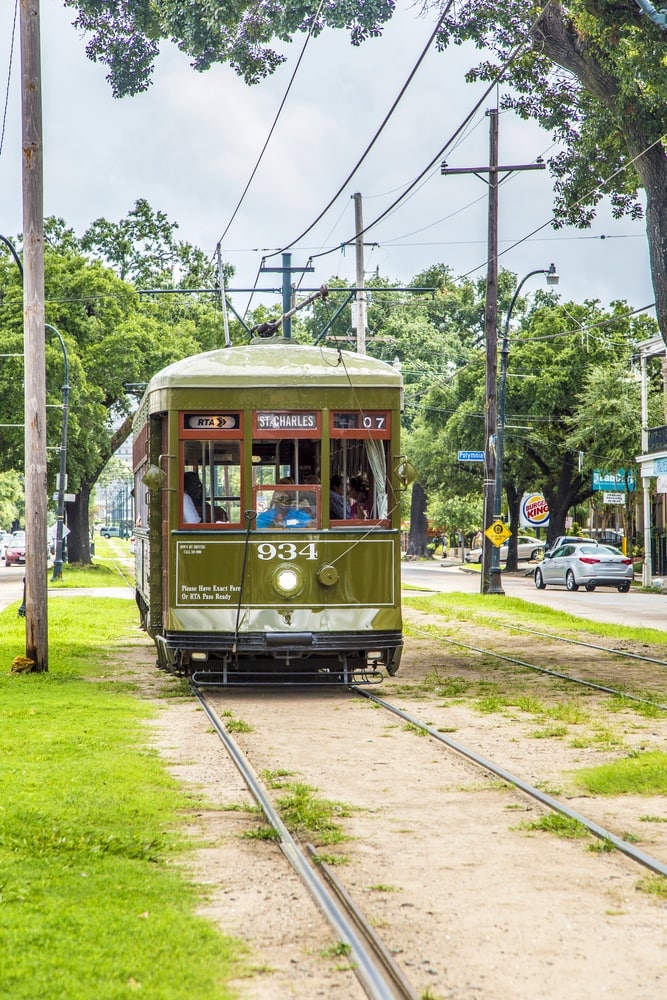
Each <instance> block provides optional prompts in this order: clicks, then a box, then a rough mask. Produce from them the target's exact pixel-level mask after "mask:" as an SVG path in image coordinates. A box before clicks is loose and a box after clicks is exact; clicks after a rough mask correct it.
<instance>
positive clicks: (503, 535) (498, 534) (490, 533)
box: [484, 521, 512, 545]
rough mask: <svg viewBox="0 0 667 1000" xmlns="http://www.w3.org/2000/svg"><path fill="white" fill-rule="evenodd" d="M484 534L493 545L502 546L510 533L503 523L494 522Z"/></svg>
mask: <svg viewBox="0 0 667 1000" xmlns="http://www.w3.org/2000/svg"><path fill="white" fill-rule="evenodd" d="M484 534H485V535H486V537H487V538H488V539H489V541H491V542H493V544H494V545H502V544H503V542H505V541H507V539H508V538H509V537H510V535H511V534H512V532H511V531H510V529H509V528H508V527H507V525H506V524H505V522H504V521H494V522H493V524H490V525H489V527H488V528H487V529H486V531H485V532H484Z"/></svg>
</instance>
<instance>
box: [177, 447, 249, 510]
mask: <svg viewBox="0 0 667 1000" xmlns="http://www.w3.org/2000/svg"><path fill="white" fill-rule="evenodd" d="M182 488H183V497H182V514H181V517H182V520H183V522H184V523H186V524H188V525H191V524H193V523H198V524H200V525H202V526H210V525H220V524H239V523H240V522H241V442H240V441H234V440H215V441H209V440H203V441H202V440H188V441H185V442H184V444H183V481H182ZM188 498H189V499H188ZM193 508H194V511H193Z"/></svg>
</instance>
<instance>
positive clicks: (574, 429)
mask: <svg viewBox="0 0 667 1000" xmlns="http://www.w3.org/2000/svg"><path fill="white" fill-rule="evenodd" d="M503 284H504V282H503ZM524 308H525V300H523V299H519V300H518V301H517V304H516V312H515V316H516V318H517V319H518V327H517V329H515V330H514V331H513V332H512V336H511V340H510V343H511V347H510V355H509V368H508V377H507V383H506V385H507V392H506V411H505V413H506V432H505V452H504V462H503V470H504V475H503V485H504V487H505V491H506V493H507V497H508V508H509V513H510V527H511V530H512V532H513V538H515V537H516V535H517V533H518V527H519V523H518V520H519V519H518V514H519V504H520V500H521V496H522V494H523V492H524V491H526V490H534V489H541V490H542V491H543V492H544V493H545V496H546V498H547V500H548V502H549V506H550V509H551V515H552V516H551V524H550V527H549V538H552V537H555V535H557V534H561V533H563V532H564V527H565V517H566V516H567V514H568V512H569V511H570V509H571V508H572V507H575V506H576V505H577V504H580V503H583V502H584V501H587V500H589V499H590V497H591V496H592V493H593V490H592V482H591V481H592V476H591V472H592V469H593V468H594V467H596V468H598V467H608V466H609V465H610V464H613V463H614V462H615V461H616V459H617V458H618V457H619V455H623V456H624V457H625V459H626V462H625V464H629V461H628V455H629V454H630V453H632V454H636V453H637V452H638V450H639V441H638V434H639V420H638V415H639V404H638V402H637V401H636V400H635V402H634V409H633V403H632V396H631V395H630V396H629V398H628V402H627V407H628V409H627V410H626V409H625V408H624V406H623V405H622V403H621V398H620V397H621V390H622V389H628V392H630V390H632V389H633V383H632V381H631V382H627V381H624V382H622V383H619V384H618V385H617V386H616V387H615V388H614V386H615V384H616V383H615V380H618V372H619V370H620V371H623V372H624V373H625V375H624V378H625V379H627V376H628V375H629V374H630V373H631V357H632V350H633V346H632V345H633V344H634V343H636V342H637V341H639V340H645V339H648V337H650V336H651V335H652V332H653V331H654V328H655V324H654V323H653V321H652V320H650V319H648V318H647V317H631V316H630V315H629V310H628V307H627V306H626V305H625V303H616V304H615V305H614V306H613V307H612V309H611V310H610V311H604V310H602V309H601V308H600V306H599V304H598V303H596V302H587V303H584V304H583V305H577V304H575V303H566V304H562V305H560V304H558V303H557V301H556V298H555V296H554V295H553V293H545V292H538V293H537V295H536V296H535V300H534V304H533V306H532V308H531V309H530V310H529V311H527V312H525V311H524ZM598 370H600V371H603V372H604V386H605V387H606V392H607V394H608V395H607V397H606V407H607V408H606V410H605V409H603V407H602V400H603V399H604V391H605V389H604V388H603V387H602V386H600V388H599V389H598V390H597V394H599V403H598V404H597V405H596V403H595V399H596V398H597V395H596V396H594V395H593V390H594V386H595V385H596V384H597V383H596V381H595V380H596V378H598V379H600V380H602V375H597V376H596V375H595V373H596V372H597V371H598ZM657 393H658V390H657V389H656V394H657ZM484 402H485V385H484V353H483V352H482V351H481V350H477V351H473V352H472V353H471V354H470V359H469V361H468V363H467V364H466V365H464V366H462V367H461V368H460V369H459V371H458V372H457V374H456V377H455V378H454V379H452V380H451V381H450V382H449V384H447V385H445V384H439V385H436V386H434V387H433V388H432V389H431V391H430V392H429V393H428V394H427V395H426V397H425V398H424V401H423V406H422V408H421V410H420V413H419V415H418V418H417V419H416V421H415V425H414V429H413V432H412V434H411V436H410V447H411V458H412V460H413V461H414V462H415V464H416V465H417V467H418V468H419V472H420V479H421V480H422V481H423V483H424V485H425V487H426V490H427V492H428V494H429V498H430V504H429V511H430V512H433V513H435V512H436V511H441V510H442V509H443V508H444V506H445V504H446V503H447V501H448V500H449V499H450V498H451V497H453V496H458V497H474V496H477V497H480V496H481V495H482V490H483V484H482V478H481V476H482V472H481V468H479V469H478V468H476V467H474V466H472V465H471V466H470V467H468V465H467V463H466V464H465V465H464V464H463V463H461V464H459V463H458V462H457V451H458V450H459V449H465V450H468V449H480V450H482V449H483V448H484ZM631 417H632V419H630V418H631ZM628 427H629V428H631V429H633V430H634V433H635V436H636V450H635V451H634V452H632V448H633V444H632V437H631V434H632V430H631V431H630V434H629V432H628ZM585 438H586V441H587V446H586V448H585V449H582V444H583V443H584V439H585ZM580 450H585V452H586V455H585V463H584V466H583V467H582V468H581V470H580V468H579V458H578V452H579V451H580ZM511 548H512V547H511V546H510V557H511V554H512V553H511ZM508 565H509V567H510V568H511V567H512V562H511V561H510V563H509V564H508Z"/></svg>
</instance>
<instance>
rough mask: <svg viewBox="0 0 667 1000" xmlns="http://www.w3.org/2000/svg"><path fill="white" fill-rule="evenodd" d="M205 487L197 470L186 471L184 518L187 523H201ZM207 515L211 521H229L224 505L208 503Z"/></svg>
mask: <svg viewBox="0 0 667 1000" xmlns="http://www.w3.org/2000/svg"><path fill="white" fill-rule="evenodd" d="M203 494H204V489H203V486H202V483H201V479H200V478H199V476H198V475H197V473H196V472H186V473H185V475H184V476H183V520H184V522H185V523H186V524H200V523H201V520H202V514H203V511H204V503H203V499H204V496H203ZM205 509H206V515H207V519H208V520H209V523H211V521H214V523H215V524H224V522H225V521H228V520H229V518H228V517H227V512H226V511H225V510H223V508H222V507H213V508H211V505H210V503H208V502H207V503H206V508H205Z"/></svg>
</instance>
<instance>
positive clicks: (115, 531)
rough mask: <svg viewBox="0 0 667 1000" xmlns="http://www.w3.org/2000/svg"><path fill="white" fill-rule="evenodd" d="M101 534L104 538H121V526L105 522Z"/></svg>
mask: <svg viewBox="0 0 667 1000" xmlns="http://www.w3.org/2000/svg"><path fill="white" fill-rule="evenodd" d="M100 535H101V536H102V538H120V528H119V527H118V525H117V524H103V525H102V527H101V528H100Z"/></svg>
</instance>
